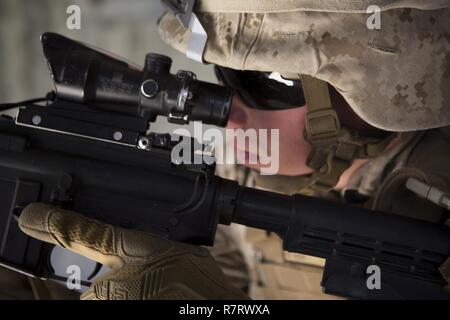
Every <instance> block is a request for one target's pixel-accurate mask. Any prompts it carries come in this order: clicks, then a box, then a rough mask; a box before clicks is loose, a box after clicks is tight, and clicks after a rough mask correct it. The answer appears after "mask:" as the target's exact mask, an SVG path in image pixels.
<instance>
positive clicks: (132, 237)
mask: <svg viewBox="0 0 450 320" xmlns="http://www.w3.org/2000/svg"><path fill="white" fill-rule="evenodd" d="M19 226H20V228H21V229H22V231H23V232H25V233H26V234H28V235H30V236H32V237H34V238H37V239H39V240H42V241H46V242H50V243H53V244H56V245H59V246H62V247H64V248H67V249H70V250H72V251H74V252H76V253H79V254H81V255H83V256H85V257H87V258H90V259H92V260H95V261H97V262H99V263H101V264H104V265H106V266H108V267H109V268H111V269H112V270H111V271H110V272H108V273H107V274H105V275H104V276H102V277H101V278H99V279H98V280H97V281H96V282H95V283H93V284H92V285H91V287H90V288H89V289H88V290H87V291H86V292H85V293H84V294H83V295H82V296H81V298H82V299H101V300H113V299H248V297H246V296H245V295H244V293H243V292H241V291H239V290H238V289H236V288H234V287H232V286H231V285H229V282H228V281H227V279H226V278H225V275H224V274H223V272H222V271H221V270H220V268H219V266H218V265H217V263H216V262H215V261H214V259H213V258H212V256H211V255H210V254H209V252H208V250H206V249H205V248H202V247H197V246H192V245H187V244H182V243H176V242H172V241H169V240H166V239H161V238H159V237H156V236H153V235H151V234H149V233H144V232H138V231H130V230H125V229H121V228H118V227H113V226H111V225H107V224H103V223H100V222H98V221H96V220H92V219H88V218H86V217H83V216H82V215H80V214H78V213H75V212H72V211H67V210H62V209H59V208H56V207H52V206H49V205H46V204H41V203H35V204H31V205H29V206H27V207H26V208H25V209H24V211H23V212H22V214H21V216H20V218H19Z"/></svg>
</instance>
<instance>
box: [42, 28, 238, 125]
mask: <svg viewBox="0 0 450 320" xmlns="http://www.w3.org/2000/svg"><path fill="white" fill-rule="evenodd" d="M41 41H42V45H43V48H44V54H45V57H46V59H47V61H48V66H49V68H50V71H51V73H52V76H53V81H54V83H55V87H56V97H57V99H62V100H68V101H74V102H79V103H85V104H87V105H89V106H91V107H94V108H98V109H102V110H105V111H110V112H118V113H122V114H128V115H131V116H139V117H143V118H145V119H147V120H148V121H155V120H156V118H157V116H159V115H161V116H165V117H167V118H168V121H169V122H173V123H177V124H186V123H188V122H189V121H195V120H197V121H203V122H204V123H207V124H211V125H216V126H221V127H224V126H225V125H226V124H227V121H228V116H229V112H230V107H231V99H232V96H233V94H232V91H231V89H229V88H226V87H223V86H220V85H217V84H213V83H208V82H203V81H199V80H197V79H196V76H195V74H194V73H192V72H189V71H179V72H178V73H177V74H176V75H173V74H171V73H170V68H171V65H172V60H171V59H170V58H169V57H167V56H164V55H159V54H155V53H149V54H147V56H146V58H145V66H144V69H143V70H141V69H140V68H139V67H138V66H134V65H132V64H130V63H128V62H126V61H124V60H123V59H120V58H117V57H114V56H112V55H111V54H109V53H106V52H102V51H100V50H98V49H95V48H93V47H91V46H89V45H86V44H83V43H81V42H77V41H74V40H71V39H69V38H66V37H64V36H61V35H59V34H55V33H44V34H43V35H42V38H41Z"/></svg>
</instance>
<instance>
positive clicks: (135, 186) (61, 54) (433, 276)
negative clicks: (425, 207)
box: [0, 33, 450, 299]
mask: <svg viewBox="0 0 450 320" xmlns="http://www.w3.org/2000/svg"><path fill="white" fill-rule="evenodd" d="M41 39H42V44H43V48H44V53H45V56H46V58H47V61H48V64H49V67H50V70H51V72H52V75H53V79H54V82H55V86H56V93H55V94H53V95H51V96H48V97H47V98H46V99H44V100H45V101H46V102H47V103H46V105H44V106H43V105H40V104H38V102H37V101H38V100H33V101H29V102H24V103H20V104H10V105H6V106H4V107H3V108H11V107H14V106H20V108H19V110H18V113H17V116H16V117H14V118H13V117H8V116H2V117H0V190H1V192H0V235H1V246H0V263H1V265H3V266H5V267H8V268H11V269H14V270H16V271H19V272H22V273H25V274H27V275H29V276H33V277H39V278H43V279H57V277H56V276H55V275H54V272H53V270H52V267H51V263H50V260H49V256H50V253H51V250H52V249H53V246H52V245H49V244H47V243H43V242H41V241H38V240H36V239H33V238H30V237H28V236H27V235H25V234H24V233H22V232H21V231H20V229H19V227H18V223H17V216H18V215H20V212H21V209H22V208H23V207H25V206H26V205H28V204H30V203H33V202H44V203H49V204H54V205H58V206H60V207H63V208H66V209H71V210H74V211H77V212H80V213H82V214H83V215H85V216H87V217H91V218H94V219H98V220H100V221H103V222H105V223H109V224H112V225H116V226H120V227H123V228H129V229H135V230H142V231H150V232H153V233H157V234H159V235H160V236H162V237H165V238H167V239H170V240H173V241H181V242H185V243H190V244H194V245H212V244H213V242H214V236H215V231H216V227H217V225H218V224H225V225H229V224H231V223H238V224H242V225H246V226H249V227H254V228H258V229H263V230H268V231H271V232H275V233H277V234H278V235H279V236H280V237H281V238H282V239H283V244H284V245H283V246H284V249H285V250H288V251H290V252H297V253H303V254H307V255H312V256H316V257H320V258H324V259H326V264H325V270H324V275H323V279H322V286H323V287H324V291H325V292H326V293H330V294H335V295H341V296H345V297H350V298H356V299H378V298H383V299H399V298H400V299H418V298H421V299H423V298H425V299H449V298H450V296H449V295H448V294H447V293H445V292H444V291H443V289H442V288H443V286H444V285H445V280H444V279H443V278H442V276H441V274H440V273H439V271H438V267H439V266H440V265H441V264H442V263H443V262H444V260H445V259H446V258H447V257H448V256H449V253H450V229H449V228H448V227H447V226H445V225H441V224H434V223H430V222H425V221H421V220H417V219H411V218H407V217H403V216H399V215H395V214H390V213H383V212H375V211H371V210H367V209H363V208H358V207H352V206H347V205H344V204H338V203H332V202H328V201H325V200H322V199H317V198H312V197H307V196H303V195H294V196H288V195H283V194H278V193H274V192H268V191H262V190H257V189H253V188H247V187H242V186H239V185H238V183H237V182H235V181H231V180H227V179H223V178H220V177H217V176H215V175H214V169H215V166H214V164H205V163H202V164H198V165H191V164H183V163H181V164H179V163H177V164H174V163H172V159H171V150H172V148H173V147H174V142H173V141H171V139H170V136H169V135H167V134H157V133H151V132H150V133H148V131H149V130H148V129H149V122H152V121H154V120H155V119H156V116H158V115H163V116H167V117H168V119H169V121H172V122H175V123H187V122H189V121H192V120H202V121H204V122H206V123H209V124H214V125H218V126H223V125H225V124H226V122H227V117H228V113H229V109H230V104H231V97H232V92H231V91H230V90H229V89H227V88H224V87H221V86H218V85H215V84H210V83H205V82H201V81H198V80H196V79H195V77H194V75H193V74H192V73H189V72H181V73H179V74H178V75H172V74H170V62H171V61H170V58H168V57H164V56H160V55H154V54H150V55H148V56H147V58H146V65H145V68H144V70H140V69H138V68H135V67H132V66H130V65H129V64H128V63H126V62H124V61H121V60H118V59H117V58H113V57H111V56H110V55H107V54H105V53H102V52H99V51H97V50H95V49H92V48H90V47H88V46H86V45H84V44H81V43H79V42H76V41H73V40H70V39H68V38H65V37H63V36H60V35H57V34H52V33H46V34H44V35H43V36H42V38H41ZM150 126H151V125H150ZM370 265H377V266H379V267H380V269H381V272H382V274H381V289H377V290H371V289H369V288H368V286H367V285H366V281H367V273H366V269H367V267H368V266H370Z"/></svg>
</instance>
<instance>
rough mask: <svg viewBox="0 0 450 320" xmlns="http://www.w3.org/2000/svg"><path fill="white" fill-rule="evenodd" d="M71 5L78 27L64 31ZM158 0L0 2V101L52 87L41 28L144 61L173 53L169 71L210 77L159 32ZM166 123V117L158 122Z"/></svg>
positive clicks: (211, 77) (39, 93) (206, 69)
mask: <svg viewBox="0 0 450 320" xmlns="http://www.w3.org/2000/svg"><path fill="white" fill-rule="evenodd" d="M70 5H78V6H79V7H80V9H81V29H80V30H69V29H68V28H67V24H66V21H67V19H68V18H69V16H70V15H69V14H67V13H66V10H67V8H68V7H69V6H70ZM163 12H164V8H163V6H162V5H161V2H160V1H159V0H126V1H125V0H0V102H14V101H20V100H25V99H29V98H34V97H41V96H44V95H45V93H46V92H48V91H49V90H52V88H53V84H52V82H51V79H50V75H49V72H48V70H47V65H46V62H45V60H44V57H43V54H42V49H41V45H40V41H39V38H40V35H41V34H42V33H43V32H46V31H52V32H57V33H61V34H63V35H66V36H68V37H71V38H74V39H78V40H81V41H84V42H87V43H90V44H93V45H95V46H97V47H100V48H103V49H105V50H107V51H110V52H112V53H115V54H117V55H119V56H122V57H124V58H126V59H127V60H130V61H133V62H135V63H137V64H139V65H143V61H144V57H145V54H146V53H148V52H156V53H162V54H166V55H169V56H170V57H172V59H173V61H174V64H173V67H172V68H173V69H172V71H173V72H174V71H176V70H179V69H184V70H190V71H193V72H195V73H196V74H197V76H198V78H199V79H202V80H207V81H214V73H213V70H212V67H211V66H204V65H201V64H200V63H197V62H194V61H191V60H189V59H187V58H185V56H184V55H182V54H181V53H178V52H177V51H175V50H174V49H172V48H170V47H169V46H168V45H166V44H165V43H164V42H163V41H162V40H161V39H160V38H159V36H158V33H157V30H156V23H157V20H158V18H159V17H160V16H161V14H162V13H163ZM158 122H159V126H161V122H163V123H166V122H165V120H159V121H158Z"/></svg>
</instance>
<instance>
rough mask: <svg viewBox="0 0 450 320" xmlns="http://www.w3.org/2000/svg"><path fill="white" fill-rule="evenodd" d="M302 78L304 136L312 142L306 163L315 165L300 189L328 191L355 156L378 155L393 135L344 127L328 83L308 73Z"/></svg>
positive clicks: (311, 165) (311, 166) (310, 165)
mask: <svg viewBox="0 0 450 320" xmlns="http://www.w3.org/2000/svg"><path fill="white" fill-rule="evenodd" d="M301 78H302V84H303V91H304V94H305V100H306V104H307V106H308V113H307V114H306V118H305V122H306V123H305V131H304V136H305V139H306V140H307V141H308V142H309V143H310V144H311V146H312V149H311V152H310V154H309V156H308V159H307V163H306V164H307V165H308V166H309V167H310V168H312V169H314V173H313V174H312V175H311V177H310V179H308V181H306V182H305V183H302V185H301V186H300V189H304V188H308V189H314V190H317V191H319V192H328V191H330V190H331V189H333V187H334V186H336V184H337V183H338V181H339V178H340V177H341V175H342V173H343V172H344V171H345V170H347V169H348V168H349V167H350V166H351V165H352V163H353V160H354V159H357V158H371V157H375V156H377V155H378V154H379V153H380V152H382V151H383V150H384V149H385V148H386V146H387V145H388V143H389V142H390V141H391V139H392V138H393V135H389V136H388V137H387V138H375V137H362V136H360V135H358V134H357V133H355V132H352V131H350V130H348V129H347V128H344V127H343V126H341V122H340V120H339V117H338V115H337V113H336V111H335V110H334V108H333V105H332V103H331V99H330V93H329V91H328V83H327V82H325V81H322V80H320V79H317V78H314V77H312V76H309V75H302V76H301Z"/></svg>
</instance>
